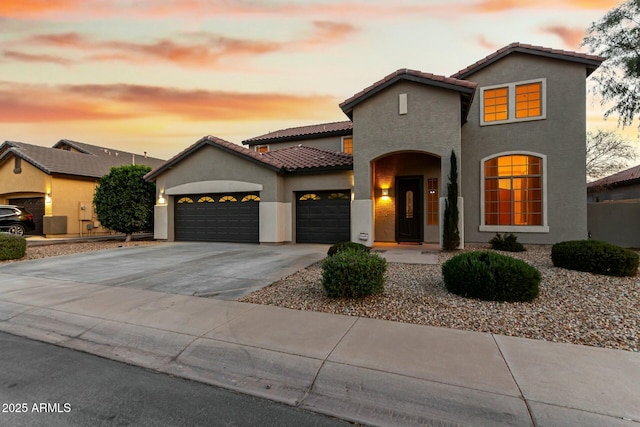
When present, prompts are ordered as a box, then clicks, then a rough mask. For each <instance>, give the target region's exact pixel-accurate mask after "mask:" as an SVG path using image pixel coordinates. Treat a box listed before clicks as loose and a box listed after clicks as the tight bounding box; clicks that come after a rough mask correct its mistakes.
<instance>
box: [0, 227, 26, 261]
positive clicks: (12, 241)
mask: <svg viewBox="0 0 640 427" xmlns="http://www.w3.org/2000/svg"><path fill="white" fill-rule="evenodd" d="M26 253H27V240H26V239H25V238H24V237H22V236H17V235H15V234H9V233H0V261H5V260H8V259H20V258H22V257H24V255H25V254H26Z"/></svg>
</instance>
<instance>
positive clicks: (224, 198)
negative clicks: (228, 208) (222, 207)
mask: <svg viewBox="0 0 640 427" xmlns="http://www.w3.org/2000/svg"><path fill="white" fill-rule="evenodd" d="M218 201H219V202H220V203H224V202H237V201H238V199H236V198H235V197H233V196H222V197H220V200H218Z"/></svg>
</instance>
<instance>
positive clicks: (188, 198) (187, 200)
mask: <svg viewBox="0 0 640 427" xmlns="http://www.w3.org/2000/svg"><path fill="white" fill-rule="evenodd" d="M178 203H193V199H192V198H191V197H182V198H180V199H179V200H178Z"/></svg>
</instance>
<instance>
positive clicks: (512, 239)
mask: <svg viewBox="0 0 640 427" xmlns="http://www.w3.org/2000/svg"><path fill="white" fill-rule="evenodd" d="M489 243H490V244H491V249H494V250H496V251H507V252H524V251H526V249H525V248H524V246H522V243H520V242H518V237H517V236H516V235H515V234H513V233H507V234H505V235H504V236H503V235H501V234H499V233H496V236H495V237H494V238H493V239H491V240H489Z"/></svg>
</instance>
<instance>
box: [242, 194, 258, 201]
mask: <svg viewBox="0 0 640 427" xmlns="http://www.w3.org/2000/svg"><path fill="white" fill-rule="evenodd" d="M259 201H260V197H259V196H256V195H255V194H248V195H246V196H244V197H243V198H242V200H240V202H242V203H244V202H259Z"/></svg>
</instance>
